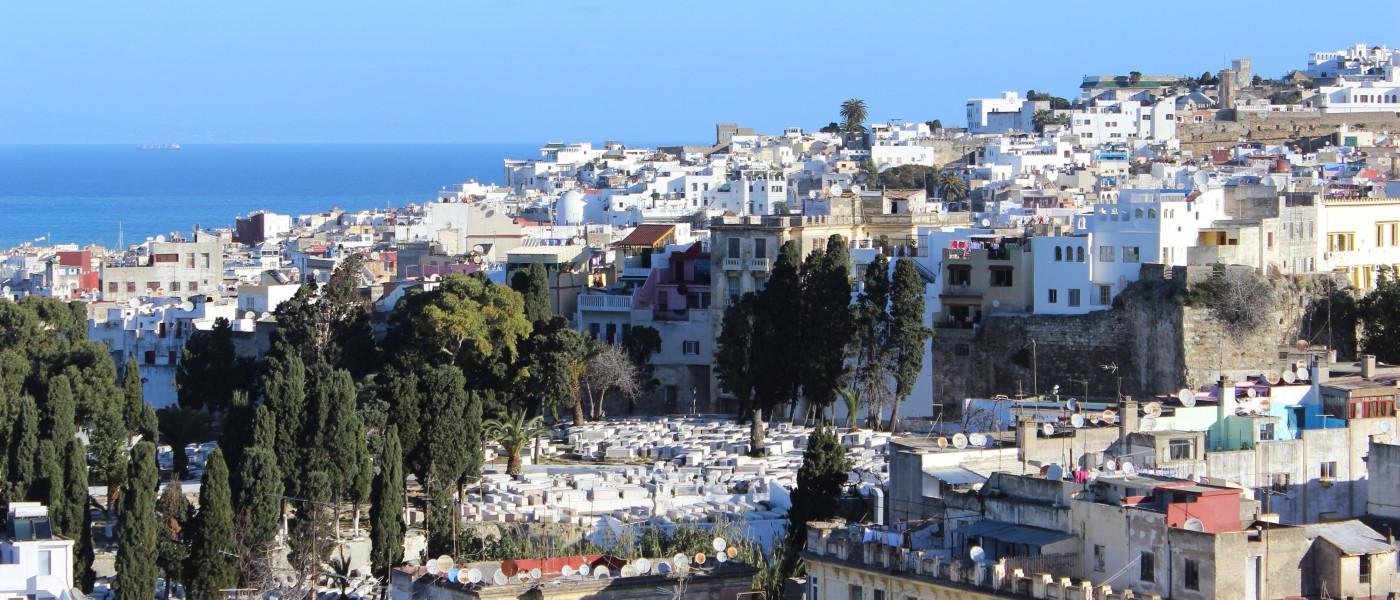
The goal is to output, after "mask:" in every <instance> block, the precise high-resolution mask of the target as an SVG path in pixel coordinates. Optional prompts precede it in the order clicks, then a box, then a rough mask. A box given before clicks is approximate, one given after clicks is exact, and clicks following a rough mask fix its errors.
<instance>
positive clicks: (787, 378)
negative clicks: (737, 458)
mask: <svg viewBox="0 0 1400 600" xmlns="http://www.w3.org/2000/svg"><path fill="white" fill-rule="evenodd" d="M801 260H802V258H801V254H800V250H799V248H798V247H797V242H796V241H793V240H788V241H786V242H784V243H783V245H782V246H781V247H779V248H778V258H777V259H776V260H774V261H773V272H772V274H771V275H770V276H769V277H768V285H767V286H765V287H764V288H763V293H761V294H759V295H758V297H757V299H756V302H755V303H754V318H753V324H754V331H753V337H754V342H753V343H754V349H753V350H752V356H753V359H754V361H755V367H754V372H755V373H758V374H761V376H757V377H755V378H754V396H753V398H754V404H755V406H756V407H757V408H758V409H759V410H761V411H762V412H763V413H765V414H767V415H769V416H772V415H773V413H774V412H776V411H777V410H778V409H779V407H781V406H783V405H784V404H787V405H788V406H789V407H790V410H791V407H795V405H796V402H797V390H798V388H799V386H800V385H801V377H800V376H801V371H800V369H795V368H793V366H792V365H793V362H795V361H799V360H801V356H802V324H803V321H802V301H803V298H802V277H801V273H800V272H799V270H798V269H799V264H800V262H801ZM759 429H760V431H759V432H758V433H759V435H762V431H761V429H762V427H761V426H760V427H759ZM750 441H752V440H750ZM760 447H761V445H755V446H753V450H754V451H757V450H758V448H760Z"/></svg>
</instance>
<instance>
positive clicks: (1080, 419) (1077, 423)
mask: <svg viewBox="0 0 1400 600" xmlns="http://www.w3.org/2000/svg"><path fill="white" fill-rule="evenodd" d="M1069 424H1070V426H1071V427H1074V428H1075V429H1079V428H1080V427H1083V426H1084V415H1081V414H1078V413H1075V414H1072V415H1070V416H1069Z"/></svg>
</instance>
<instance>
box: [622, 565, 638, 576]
mask: <svg viewBox="0 0 1400 600" xmlns="http://www.w3.org/2000/svg"><path fill="white" fill-rule="evenodd" d="M622 576H623V577H636V576H637V567H634V566H632V565H630V564H626V565H622Z"/></svg>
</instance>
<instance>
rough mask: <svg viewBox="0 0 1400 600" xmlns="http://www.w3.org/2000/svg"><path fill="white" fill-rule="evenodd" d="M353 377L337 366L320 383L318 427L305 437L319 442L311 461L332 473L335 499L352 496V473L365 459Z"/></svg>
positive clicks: (363, 436) (356, 471)
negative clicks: (317, 451)
mask: <svg viewBox="0 0 1400 600" xmlns="http://www.w3.org/2000/svg"><path fill="white" fill-rule="evenodd" d="M355 397H356V396H355V381H354V379H352V378H351V377H350V372H349V371H343V370H338V371H335V372H333V373H332V374H331V376H330V380H329V381H328V382H327V383H326V384H325V385H323V386H321V394H320V410H321V411H323V412H324V415H325V416H324V417H323V418H321V419H318V424H319V425H320V426H321V430H320V431H308V432H307V434H308V435H307V438H306V439H308V440H312V441H313V443H319V444H320V445H321V448H320V453H319V455H318V456H316V457H315V458H313V459H312V461H311V463H312V464H313V465H315V466H316V467H317V468H321V469H324V470H325V471H326V474H327V475H329V476H330V477H331V491H332V493H331V498H332V499H333V500H334V501H337V502H338V501H342V500H350V499H352V495H353V494H352V493H351V492H352V491H353V489H354V484H355V477H356V474H357V473H358V472H359V469H360V463H361V462H362V461H363V460H364V458H365V454H366V452H367V451H366V449H365V443H366V440H365V432H364V423H363V422H362V421H361V420H360V412H359V411H358V410H357V409H356V407H355Z"/></svg>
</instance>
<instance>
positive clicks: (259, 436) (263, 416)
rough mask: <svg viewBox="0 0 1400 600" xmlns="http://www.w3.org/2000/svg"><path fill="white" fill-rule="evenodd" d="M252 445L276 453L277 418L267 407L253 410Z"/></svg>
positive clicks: (274, 454)
mask: <svg viewBox="0 0 1400 600" xmlns="http://www.w3.org/2000/svg"><path fill="white" fill-rule="evenodd" d="M253 445H254V446H257V447H259V448H266V449H268V450H271V451H272V452H273V456H276V453H277V417H276V415H273V414H272V411H270V410H268V408H267V406H259V407H257V408H256V409H254V410H253Z"/></svg>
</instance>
